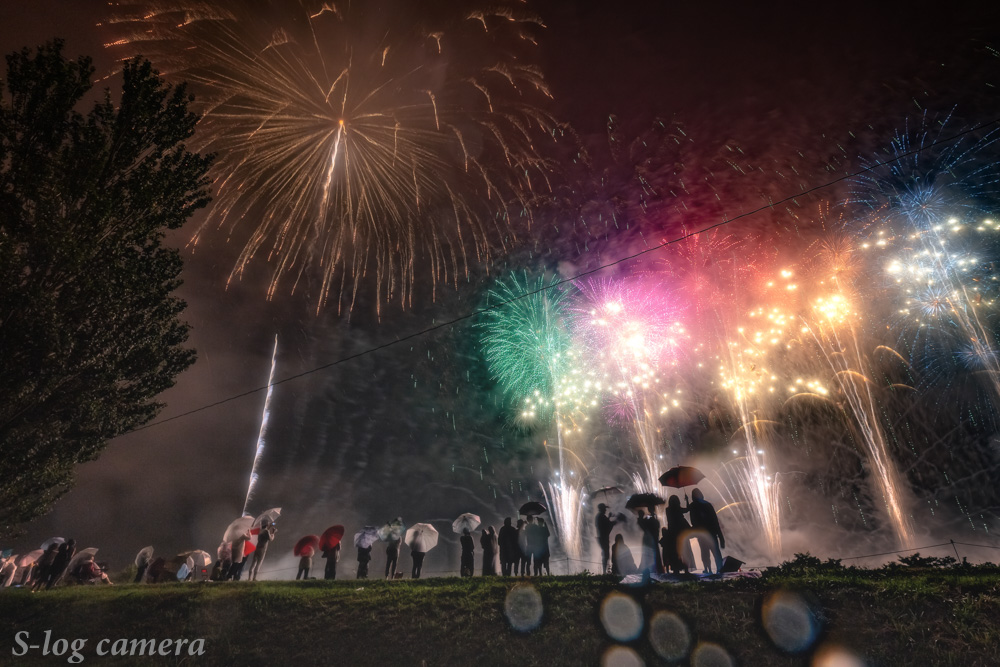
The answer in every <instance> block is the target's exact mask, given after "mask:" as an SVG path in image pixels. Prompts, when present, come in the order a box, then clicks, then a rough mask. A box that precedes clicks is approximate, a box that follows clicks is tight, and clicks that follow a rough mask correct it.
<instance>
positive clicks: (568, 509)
mask: <svg viewBox="0 0 1000 667" xmlns="http://www.w3.org/2000/svg"><path fill="white" fill-rule="evenodd" d="M539 486H540V487H541V489H542V495H543V496H544V497H545V502H546V503H547V505H548V508H549V516H551V517H552V519H553V522H554V524H555V526H554V528H555V532H556V537H557V539H558V540H559V543H560V544H561V545H562V546H563V550H564V551H565V552H566V558H568V559H569V562H568V563H567V573H572V572H574V571H575V570H574V568H575V563H576V562H579V560H580V553H581V547H582V542H583V540H582V539H581V531H580V526H581V518H582V514H583V484H582V483H581V482H574V481H571V480H568V479H559V480H557V481H555V482H549V483H548V484H542V483H539Z"/></svg>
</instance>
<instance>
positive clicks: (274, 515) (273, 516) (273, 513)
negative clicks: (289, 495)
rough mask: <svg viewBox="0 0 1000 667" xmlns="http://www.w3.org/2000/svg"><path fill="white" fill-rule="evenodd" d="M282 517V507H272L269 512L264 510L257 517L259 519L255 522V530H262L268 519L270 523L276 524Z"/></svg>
mask: <svg viewBox="0 0 1000 667" xmlns="http://www.w3.org/2000/svg"><path fill="white" fill-rule="evenodd" d="M279 516H281V508H280V507H272V508H271V509H269V510H264V511H263V512H261V513H260V514H258V515H257V518H256V519H254V520H253V528H260V527H261V525H262V524H263V523H264V519H267V521H268V523H274V522H275V521H277V520H278V517H279Z"/></svg>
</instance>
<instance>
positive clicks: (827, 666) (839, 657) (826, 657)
mask: <svg viewBox="0 0 1000 667" xmlns="http://www.w3.org/2000/svg"><path fill="white" fill-rule="evenodd" d="M812 667H865V661H864V660H862V659H861V658H859V657H858V656H856V655H854V653H852V652H851V651H848V650H847V649H845V648H843V647H840V646H836V645H833V644H824V645H822V646H820V647H819V649H818V650H817V651H816V655H814V656H813V660H812Z"/></svg>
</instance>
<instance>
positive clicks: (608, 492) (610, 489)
mask: <svg viewBox="0 0 1000 667" xmlns="http://www.w3.org/2000/svg"><path fill="white" fill-rule="evenodd" d="M598 493H603V494H604V500H607V499H608V497H609V496H618V495H621V494H623V493H625V492H624V491H622V490H621V489H619V488H618V487H617V486H605V487H604V488H602V489H598V490H597V491H593V492H591V494H590V497H591V498H594V497H596V496H597V494H598Z"/></svg>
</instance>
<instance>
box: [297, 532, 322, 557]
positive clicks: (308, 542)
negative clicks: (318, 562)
mask: <svg viewBox="0 0 1000 667" xmlns="http://www.w3.org/2000/svg"><path fill="white" fill-rule="evenodd" d="M318 546H319V535H306V536H304V537H300V538H299V541H298V542H296V543H295V548H294V549H292V553H293V554H295V555H296V556H302V555H304V554H303V553H302V552H303V551H305V550H306V549H309V550H310V551H312V553H316V547H318ZM310 555H311V554H310Z"/></svg>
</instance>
